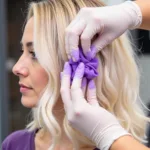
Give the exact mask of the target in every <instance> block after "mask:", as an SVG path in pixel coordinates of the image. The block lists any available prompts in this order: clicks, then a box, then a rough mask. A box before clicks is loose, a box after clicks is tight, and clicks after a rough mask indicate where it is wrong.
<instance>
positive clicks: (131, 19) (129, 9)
mask: <svg viewBox="0 0 150 150" xmlns="http://www.w3.org/2000/svg"><path fill="white" fill-rule="evenodd" d="M120 5H121V6H122V9H123V10H125V13H126V14H127V15H128V20H127V21H128V23H129V24H128V28H129V29H135V28H138V27H139V26H140V25H141V23H142V12H141V10H140V7H139V6H138V5H137V4H136V3H135V2H132V1H126V2H124V3H123V4H120Z"/></svg>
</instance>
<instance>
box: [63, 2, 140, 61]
mask: <svg viewBox="0 0 150 150" xmlns="http://www.w3.org/2000/svg"><path fill="white" fill-rule="evenodd" d="M141 22H142V13H141V10H140V8H139V6H138V5H137V4H136V3H134V2H131V1H127V2H124V3H122V4H119V5H114V6H106V7H85V8H82V9H81V10H80V11H79V13H78V15H77V16H76V18H75V19H74V20H73V21H72V22H71V23H70V25H69V26H68V27H67V28H66V36H65V45H66V52H67V54H68V57H69V58H70V57H72V59H73V60H74V61H78V59H79V51H78V50H79V48H78V46H79V40H81V46H82V48H83V52H84V54H85V56H86V55H91V56H92V58H94V56H95V54H96V53H97V52H98V51H100V50H101V49H103V48H104V47H105V46H107V45H108V44H110V43H111V42H112V41H113V40H114V39H116V38H117V37H119V36H120V35H121V34H123V33H124V32H125V31H126V30H127V29H134V28H136V27H138V26H140V24H141ZM96 34H98V37H97V38H96V40H95V41H94V42H93V43H91V40H92V39H93V37H94V36H95V35H96ZM91 44H92V46H93V47H95V50H94V51H93V52H92V54H89V53H90V52H91V50H90V47H91Z"/></svg>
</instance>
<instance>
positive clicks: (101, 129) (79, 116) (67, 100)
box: [61, 62, 128, 150]
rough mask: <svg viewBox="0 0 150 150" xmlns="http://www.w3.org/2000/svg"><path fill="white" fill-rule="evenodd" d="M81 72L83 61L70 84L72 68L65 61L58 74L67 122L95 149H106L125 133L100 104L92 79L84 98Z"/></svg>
mask: <svg viewBox="0 0 150 150" xmlns="http://www.w3.org/2000/svg"><path fill="white" fill-rule="evenodd" d="M83 74H84V64H83V63H80V64H79V66H78V67H77V69H76V72H75V76H74V79H73V81H72V85H70V84H71V83H70V75H71V67H70V65H69V63H68V62H67V63H65V67H64V71H63V73H62V77H61V96H62V100H63V103H64V108H65V111H66V116H67V118H68V121H69V123H70V125H71V126H72V127H74V128H75V129H77V130H79V131H80V132H81V133H82V134H83V135H84V136H87V137H88V138H89V139H90V140H92V141H93V142H94V143H96V146H97V148H100V150H108V149H109V148H110V146H111V144H112V143H113V142H114V140H116V139H118V138H119V137H121V136H124V135H128V133H127V131H125V129H123V128H122V127H121V125H120V124H119V122H118V121H117V119H116V118H115V116H114V115H112V114H111V113H109V112H108V111H106V110H105V109H103V108H102V107H100V106H99V104H98V101H97V98H96V88H95V83H94V81H93V80H91V81H90V82H89V83H88V88H87V99H85V98H84V92H85V90H83V89H85V88H84V87H86V86H85V85H86V84H85V83H86V82H85V80H82V77H83ZM84 79H85V78H84ZM82 81H84V82H82ZM81 85H82V86H81Z"/></svg>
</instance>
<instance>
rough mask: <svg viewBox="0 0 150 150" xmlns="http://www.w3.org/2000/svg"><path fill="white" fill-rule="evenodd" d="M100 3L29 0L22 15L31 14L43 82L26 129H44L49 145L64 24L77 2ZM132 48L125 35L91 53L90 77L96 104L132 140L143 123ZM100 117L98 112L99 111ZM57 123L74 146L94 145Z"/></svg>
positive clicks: (57, 132) (83, 0) (85, 0)
mask: <svg viewBox="0 0 150 150" xmlns="http://www.w3.org/2000/svg"><path fill="white" fill-rule="evenodd" d="M101 6H104V4H103V3H102V2H100V1H99V0H47V1H46V0H45V1H40V2H32V3H31V4H30V7H29V11H28V16H27V20H29V19H30V18H31V17H32V16H34V49H35V52H36V56H37V57H38V61H39V63H40V64H41V65H42V67H43V68H44V69H45V70H46V71H47V73H48V76H49V82H48V84H47V87H46V89H45V91H44V93H43V95H42V97H41V99H40V100H39V104H38V106H37V107H36V108H32V113H33V120H32V121H31V122H30V123H29V124H28V125H27V129H28V130H29V131H33V130H35V129H37V128H41V127H42V128H44V129H45V131H47V132H50V134H51V136H52V144H51V146H50V149H51V150H52V149H54V148H55V146H56V145H57V144H59V141H60V139H61V131H62V128H61V127H60V126H59V124H58V122H57V121H56V119H55V116H54V115H53V112H52V111H53V108H54V105H55V104H56V102H57V101H58V100H59V97H60V72H61V71H62V70H63V66H64V63H65V61H68V59H67V54H66V51H65V29H66V27H67V26H68V25H69V23H70V22H71V21H72V20H73V19H74V18H75V16H76V15H77V13H78V12H79V10H80V9H81V8H83V7H101ZM134 57H135V53H134V51H133V49H132V47H131V44H130V42H129V40H128V38H127V36H126V35H122V36H121V37H119V38H118V39H116V40H115V41H114V42H112V43H111V44H110V45H109V46H107V48H105V49H104V50H102V51H100V52H99V53H98V54H97V58H98V60H99V67H98V72H99V76H98V77H96V79H95V80H96V88H97V99H98V101H99V104H100V105H101V106H102V107H104V108H105V109H107V110H108V111H109V112H111V113H113V114H114V115H115V116H116V117H117V118H118V120H119V122H120V124H121V125H122V126H123V127H124V128H125V129H126V130H127V131H128V132H130V133H131V134H132V135H133V136H134V137H135V138H136V139H137V140H139V141H143V136H144V133H145V125H146V122H147V121H149V119H148V118H147V117H145V115H144V113H143V112H142V109H141V108H140V106H139V104H138V101H139V100H140V97H139V71H138V68H137V65H136V62H135V58H134ZM100 118H101V116H100ZM63 127H64V129H65V132H66V134H67V136H68V137H69V139H70V140H71V142H72V143H73V146H74V148H75V149H78V148H79V147H80V146H81V145H86V146H94V145H95V144H94V143H92V142H91V141H90V140H88V139H87V138H86V137H84V136H83V135H81V134H80V133H79V132H77V131H76V130H75V129H73V128H72V127H71V126H69V124H68V121H67V119H66V117H65V118H64V124H63Z"/></svg>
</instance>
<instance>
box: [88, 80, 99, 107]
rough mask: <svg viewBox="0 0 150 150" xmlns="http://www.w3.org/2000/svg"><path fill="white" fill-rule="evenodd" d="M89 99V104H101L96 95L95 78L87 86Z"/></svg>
mask: <svg viewBox="0 0 150 150" xmlns="http://www.w3.org/2000/svg"><path fill="white" fill-rule="evenodd" d="M87 101H88V103H89V104H91V105H94V106H99V104H98V101H97V96H96V86H95V82H94V80H90V81H89V83H88V87H87Z"/></svg>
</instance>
